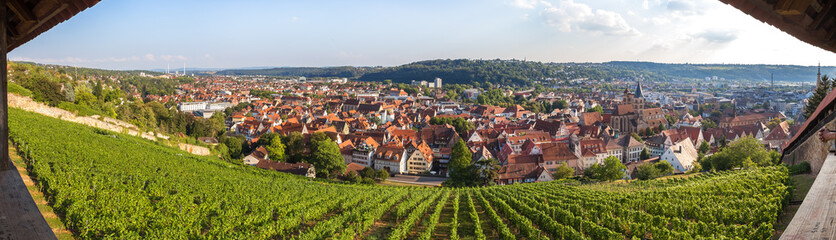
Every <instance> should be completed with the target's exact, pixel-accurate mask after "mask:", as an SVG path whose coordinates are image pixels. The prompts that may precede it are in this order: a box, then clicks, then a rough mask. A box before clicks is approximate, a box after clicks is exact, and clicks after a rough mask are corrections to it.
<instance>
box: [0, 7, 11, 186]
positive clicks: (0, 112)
mask: <svg viewBox="0 0 836 240" xmlns="http://www.w3.org/2000/svg"><path fill="white" fill-rule="evenodd" d="M7 24H8V21H7V17H6V4H0V58H3V61H2V62H0V159H2V160H0V171H5V170H9V169H11V159H9V108H8V107H9V96H8V95H6V94H7V93H8V90H7V82H6V81H8V79H7V78H8V69H6V66H7V64H8V63H7V59H6V54H7V53H8V50H9V45H8V42H7V41H8V31H7V29H6V28H7V27H8V26H7Z"/></svg>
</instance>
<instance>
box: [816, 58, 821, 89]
mask: <svg viewBox="0 0 836 240" xmlns="http://www.w3.org/2000/svg"><path fill="white" fill-rule="evenodd" d="M820 86H821V62H819V73H818V74H816V88H819V87H820Z"/></svg>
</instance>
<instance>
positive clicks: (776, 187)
mask: <svg viewBox="0 0 836 240" xmlns="http://www.w3.org/2000/svg"><path fill="white" fill-rule="evenodd" d="M10 115H11V117H10V120H9V122H10V128H11V138H12V139H13V141H14V143H15V144H16V145H17V146H18V149H19V151H20V152H21V156H23V157H24V158H26V159H27V164H28V165H29V167H30V168H31V169H32V172H33V173H34V174H36V176H37V178H38V180H39V185H40V187H41V188H42V191H43V192H44V193H45V194H46V195H47V196H48V201H49V202H50V203H51V204H52V205H53V208H54V209H55V210H56V212H57V213H59V215H61V216H62V219H63V220H64V222H65V224H66V226H67V228H68V229H70V230H71V231H73V233H74V235H76V236H77V237H78V238H82V239H186V238H189V239H204V238H206V239H209V238H211V239H215V238H221V239H326V238H330V239H355V238H364V239H381V238H388V239H517V238H519V239H540V238H543V239H625V238H646V239H700V238H735V237H741V238H747V239H766V238H769V237H770V234H771V231H772V223H774V222H775V220H776V217H777V214H778V213H779V211H780V209H781V207H782V203H783V200H784V198H785V196H786V195H787V188H786V186H785V185H784V183H785V182H786V180H787V172H786V169H785V168H783V167H773V168H760V169H750V170H743V171H731V172H720V173H710V174H701V175H698V176H695V177H690V178H683V179H676V180H658V181H646V182H641V183H630V184H624V185H611V186H610V185H594V186H585V185H567V184H563V183H559V182H550V183H537V184H521V185H512V186H497V187H488V188H473V189H445V188H406V187H382V186H359V185H345V184H340V183H334V182H325V181H320V180H310V179H307V178H301V177H297V176H292V175H286V174H283V173H278V172H272V171H263V170H260V169H255V168H252V167H243V166H237V165H233V164H229V163H226V162H222V161H220V160H218V159H216V158H212V157H198V156H194V155H190V154H186V153H184V152H181V151H179V150H177V149H173V148H169V147H165V146H160V145H158V144H156V143H154V142H152V141H149V140H145V139H141V138H137V137H133V136H128V135H123V134H119V133H113V132H107V131H103V130H97V129H94V128H91V127H87V126H83V125H79V124H74V123H69V122H64V121H61V120H58V119H54V118H49V117H44V116H41V115H37V114H34V113H29V112H25V111H22V110H19V109H11V114H10Z"/></svg>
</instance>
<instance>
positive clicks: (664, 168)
mask: <svg viewBox="0 0 836 240" xmlns="http://www.w3.org/2000/svg"><path fill="white" fill-rule="evenodd" d="M653 167H654V168H656V169H657V170H659V175H660V176H667V175H671V174H673V166H671V163H669V162H668V161H659V162H657V163H654V164H653Z"/></svg>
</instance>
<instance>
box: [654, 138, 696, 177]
mask: <svg viewBox="0 0 836 240" xmlns="http://www.w3.org/2000/svg"><path fill="white" fill-rule="evenodd" d="M686 140H688V141H680V142H679V143H676V144H674V145H672V146H670V147H668V149H667V150H665V153H663V154H662V156H661V157H660V159H661V160H663V161H667V162H669V163H670V164H671V166H673V168H674V170H675V172H687V171H689V170H691V168H693V167H694V162H696V161H697V155H698V154H697V148H696V147H694V144H693V143H692V142H691V141H690V139H686Z"/></svg>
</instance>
